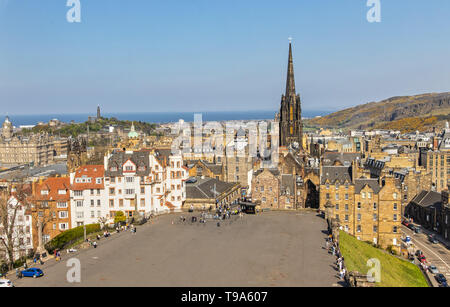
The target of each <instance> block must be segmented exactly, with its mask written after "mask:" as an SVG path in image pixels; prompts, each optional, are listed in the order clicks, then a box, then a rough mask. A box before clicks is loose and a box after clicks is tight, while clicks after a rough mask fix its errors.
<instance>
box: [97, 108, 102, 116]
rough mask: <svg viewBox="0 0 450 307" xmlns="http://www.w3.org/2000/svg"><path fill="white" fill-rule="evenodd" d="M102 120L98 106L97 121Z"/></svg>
mask: <svg viewBox="0 0 450 307" xmlns="http://www.w3.org/2000/svg"><path fill="white" fill-rule="evenodd" d="M100 118H102V116H101V114H100V106H99V105H98V106H97V119H100Z"/></svg>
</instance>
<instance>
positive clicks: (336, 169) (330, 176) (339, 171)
mask: <svg viewBox="0 0 450 307" xmlns="http://www.w3.org/2000/svg"><path fill="white" fill-rule="evenodd" d="M327 180H328V181H329V182H330V183H331V184H334V183H336V182H339V183H345V181H348V182H351V181H352V168H351V167H348V166H323V167H322V178H321V184H325V182H326V181H327Z"/></svg>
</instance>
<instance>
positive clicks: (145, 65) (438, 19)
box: [0, 0, 450, 114]
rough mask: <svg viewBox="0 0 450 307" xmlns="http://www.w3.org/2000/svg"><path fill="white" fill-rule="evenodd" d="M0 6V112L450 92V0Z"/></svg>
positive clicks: (225, 105)
mask: <svg viewBox="0 0 450 307" xmlns="http://www.w3.org/2000/svg"><path fill="white" fill-rule="evenodd" d="M381 4H382V10H381V13H382V22H381V23H368V22H367V20H366V13H367V11H368V8H367V7H366V0H339V1H336V0H314V1H312V0H311V1H310V0H293V1H291V0H280V1H274V0H271V1H267V0H189V1H188V0H164V1H163V0H159V1H152V0H133V1H125V0H81V5H82V8H81V23H79V24H77V23H68V22H67V21H66V13H67V11H68V9H69V8H67V7H66V0H51V1H48V0H33V1H30V0H0V108H1V111H0V112H1V113H3V114H5V113H9V114H33V113H39V114H42V113H84V112H92V113H95V109H96V106H97V104H100V105H101V107H102V110H103V111H104V112H157V111H158V112H159V111H220V110H226V111H232V110H254V109H258V110H275V109H277V108H278V107H279V103H280V97H281V94H282V93H283V91H284V87H285V78H286V65H287V52H288V40H287V38H288V37H289V36H292V37H293V38H294V41H293V47H294V63H295V75H296V85H297V91H298V92H299V93H300V95H301V97H302V104H303V109H306V110H338V109H342V108H344V107H348V106H352V105H357V104H361V103H366V102H370V101H377V100H381V99H384V98H388V97H391V96H397V95H412V94H418V93H424V92H442V91H450V61H449V58H450V18H448V16H449V15H450V1H448V0H433V1H425V0H420V1H419V0H381Z"/></svg>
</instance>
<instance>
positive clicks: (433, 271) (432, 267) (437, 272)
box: [428, 265, 439, 274]
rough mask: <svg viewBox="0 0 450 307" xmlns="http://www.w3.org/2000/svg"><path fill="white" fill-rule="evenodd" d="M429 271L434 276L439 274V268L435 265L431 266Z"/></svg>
mask: <svg viewBox="0 0 450 307" xmlns="http://www.w3.org/2000/svg"><path fill="white" fill-rule="evenodd" d="M428 270H429V271H430V273H432V274H439V270H438V269H437V267H436V266H434V265H430V266H429V267H428Z"/></svg>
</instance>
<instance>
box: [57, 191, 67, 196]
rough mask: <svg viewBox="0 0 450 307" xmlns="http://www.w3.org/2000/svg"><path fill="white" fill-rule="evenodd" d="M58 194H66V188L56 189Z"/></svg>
mask: <svg viewBox="0 0 450 307" xmlns="http://www.w3.org/2000/svg"><path fill="white" fill-rule="evenodd" d="M58 194H59V195H66V194H67V192H66V190H58Z"/></svg>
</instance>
